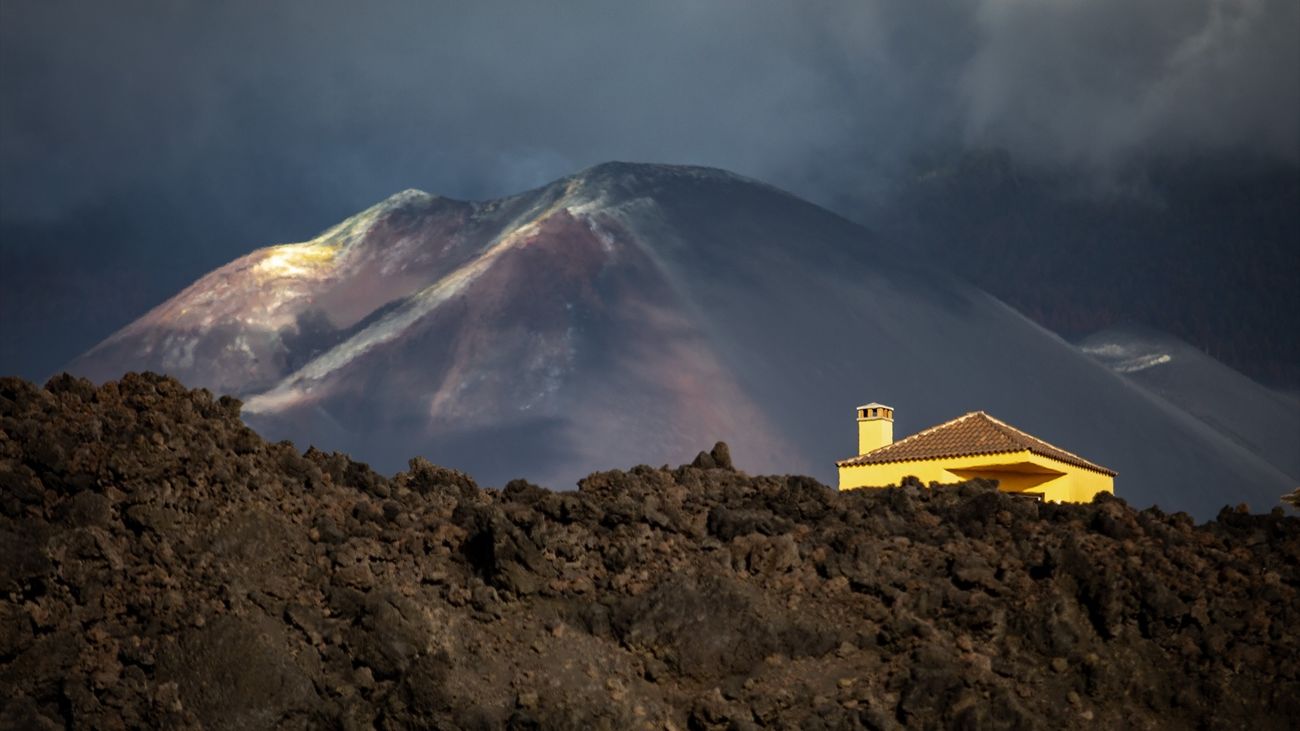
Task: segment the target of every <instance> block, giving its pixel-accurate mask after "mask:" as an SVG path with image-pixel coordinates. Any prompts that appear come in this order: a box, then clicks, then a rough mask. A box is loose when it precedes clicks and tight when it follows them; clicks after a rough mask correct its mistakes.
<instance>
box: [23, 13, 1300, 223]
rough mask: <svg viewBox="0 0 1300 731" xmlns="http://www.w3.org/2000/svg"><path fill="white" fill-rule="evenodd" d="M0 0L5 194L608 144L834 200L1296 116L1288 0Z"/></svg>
mask: <svg viewBox="0 0 1300 731" xmlns="http://www.w3.org/2000/svg"><path fill="white" fill-rule="evenodd" d="M3 8H4V10H3V13H4V23H3V30H2V31H0V33H3V38H2V40H3V43H0V48H2V49H3V50H0V53H2V54H3V66H2V70H0V74H2V75H3V95H4V96H3V100H4V105H3V109H2V110H0V125H2V127H0V130H2V131H3V134H2V135H0V164H2V170H0V175H2V176H3V177H2V178H0V180H2V182H3V193H4V201H5V202H4V211H3V214H4V215H5V216H6V217H20V216H23V215H24V214H25V213H28V212H30V213H52V212H57V211H61V210H64V209H66V208H67V207H68V206H72V205H75V204H76V203H78V202H79V201H83V200H86V199H93V198H96V197H99V196H102V195H104V194H105V193H106V192H110V191H114V190H124V189H131V188H146V189H147V188H151V187H153V186H155V185H159V184H160V181H171V180H183V181H186V182H185V183H184V185H185V186H188V187H193V188H195V189H196V190H198V191H203V192H204V193H206V194H208V195H211V196H214V197H215V198H217V199H220V200H214V201H213V203H212V205H215V206H218V207H219V206H222V205H227V204H229V205H232V206H233V208H232V209H231V210H232V212H233V211H239V210H241V209H242V208H243V207H246V206H247V205H249V203H248V199H255V198H257V197H259V196H264V195H266V194H268V192H269V191H268V187H270V189H271V190H276V189H279V188H280V187H282V186H285V185H289V186H300V187H301V188H302V189H304V190H312V191H315V195H317V196H319V197H321V198H323V199H342V200H346V201H348V202H350V203H353V204H356V205H360V204H362V203H364V202H366V201H369V200H371V199H374V198H376V197H380V196H383V195H386V194H388V193H390V192H392V191H395V190H398V189H401V188H404V187H409V186H418V187H422V188H426V189H430V190H435V191H438V192H442V193H446V194H451V195H463V196H476V195H494V194H501V193H506V192H513V191H515V190H518V189H519V188H521V187H525V186H528V185H533V184H537V183H541V182H544V181H545V180H548V179H550V178H553V177H556V176H558V175H562V174H565V173H567V172H570V171H572V170H573V169H575V168H578V167H581V166H584V165H587V164H591V163H595V162H599V161H603V160H606V159H632V160H665V161H677V162H698V163H704V164H712V165H719V166H723V167H727V168H731V169H735V170H738V171H741V172H744V173H748V174H751V175H754V176H757V177H760V178H765V179H769V180H772V181H774V182H777V183H778V184H782V185H786V186H788V187H791V188H794V189H796V190H798V191H800V192H803V193H805V194H809V195H813V196H815V197H823V198H824V197H827V196H830V195H832V194H833V193H842V192H844V191H846V190H847V191H853V190H859V189H863V187H864V186H868V185H869V184H870V183H871V182H872V180H873V178H874V176H876V175H879V174H880V173H881V172H882V171H887V170H888V169H889V168H890V166H891V165H893V164H895V163H897V162H898V161H899V160H902V159H905V158H906V157H907V155H909V154H911V153H913V152H915V151H917V150H921V149H927V148H930V147H933V146H935V145H939V144H945V145H960V144H977V145H998V146H1003V147H1006V148H1008V149H1010V150H1011V151H1012V153H1013V154H1014V155H1015V156H1017V157H1018V158H1021V159H1027V160H1030V161H1035V162H1042V163H1048V164H1052V163H1084V164H1086V165H1089V166H1108V165H1113V164H1117V163H1122V162H1123V161H1125V160H1126V159H1128V158H1130V157H1131V156H1134V155H1139V154H1151V153H1161V152H1169V151H1172V152H1179V151H1205V150H1210V151H1214V150H1223V149H1237V148H1240V149H1245V150H1249V151H1252V152H1255V153H1259V154H1262V155H1266V156H1272V157H1281V158H1285V159H1288V160H1295V159H1296V157H1297V144H1298V143H1297V137H1298V136H1300V115H1298V113H1297V107H1298V106H1300V93H1297V89H1300V51H1298V50H1297V49H1298V48H1300V41H1297V37H1298V36H1297V33H1300V4H1297V3H1295V2H1294V1H1293V0H1274V1H1258V2H1254V1H1247V0H1232V1H1229V0H1089V1H1088V2H1081V1H1078V0H1074V1H1068V2H1067V1H1061V2H1043V1H1042V0H984V1H983V2H933V1H920V2H908V3H893V2H883V1H880V2H861V1H860V2H815V1H814V2H781V3H777V2H755V1H753V0H748V1H745V2H739V1H735V2H719V1H713V2H699V1H698V0H695V1H692V2H685V1H674V0H659V1H657V2H653V3H611V2H607V1H602V2H540V3H532V2H518V3H484V2H474V3H438V2H420V3H383V2H380V3H365V4H359V3H353V2H269V3H268V2H255V3H239V2H228V3H206V2H167V3H163V2H152V3H146V2H126V3H122V2H115V3H65V2H50V1H48V0H41V1H40V2H23V1H15V0H6V2H5V4H4V6H3ZM230 200H233V201H234V202H233V203H228V201H230Z"/></svg>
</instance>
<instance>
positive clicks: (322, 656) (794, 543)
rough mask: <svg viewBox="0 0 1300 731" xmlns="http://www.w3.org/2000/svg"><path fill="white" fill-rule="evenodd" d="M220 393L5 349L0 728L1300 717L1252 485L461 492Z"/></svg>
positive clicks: (470, 487)
mask: <svg viewBox="0 0 1300 731" xmlns="http://www.w3.org/2000/svg"><path fill="white" fill-rule="evenodd" d="M239 407H240V405H239V402H237V401H235V400H233V399H229V398H221V399H215V398H213V397H212V395H211V394H209V393H208V392H206V391H203V390H194V391H191V390H187V389H186V388H185V387H184V386H182V385H181V384H180V383H178V382H176V381H174V380H171V379H167V378H163V377H160V376H155V375H151V374H145V375H136V374H131V375H128V376H126V377H124V378H123V379H122V380H121V381H119V382H110V383H108V384H106V385H104V386H102V387H98V388H96V387H95V386H94V385H92V384H91V383H89V382H88V381H84V380H78V379H73V378H70V377H59V378H56V379H54V380H52V381H51V382H50V383H49V384H48V385H47V386H46V387H45V388H44V389H40V388H37V387H36V386H33V385H32V384H29V383H27V382H25V381H22V380H18V379H3V380H0V727H3V728H22V729H42V728H59V727H76V728H96V729H114V728H134V727H142V726H143V727H152V728H209V729H257V728H272V727H275V728H340V729H367V728H372V727H373V728H381V729H387V728H412V727H437V728H502V727H506V728H582V729H588V728H678V729H683V728H692V729H753V728H767V727H776V728H805V729H817V728H825V729H832V728H834V729H839V728H873V729H893V728H900V727H908V728H969V729H981V728H1084V727H1087V728H1179V729H1183V728H1250V729H1269V728H1279V729H1281V728H1294V727H1295V723H1296V719H1300V633H1298V632H1297V627H1300V599H1298V597H1297V586H1298V585H1300V519H1297V518H1294V517H1285V516H1284V515H1283V514H1282V512H1281V509H1278V510H1276V511H1274V512H1273V513H1271V514H1268V515H1251V514H1248V513H1246V512H1244V511H1239V510H1228V509H1225V510H1224V511H1223V512H1222V513H1221V514H1220V515H1219V517H1218V518H1217V519H1216V520H1215V521H1212V522H1210V523H1207V524H1205V525H1200V526H1197V525H1194V524H1193V521H1192V520H1191V519H1190V518H1189V517H1188V516H1186V515H1185V514H1174V515H1166V514H1164V513H1161V512H1159V511H1158V510H1154V509H1151V510H1145V511H1141V512H1137V511H1134V510H1132V509H1131V508H1129V507H1128V506H1127V505H1125V503H1124V502H1123V501H1122V500H1118V499H1114V498H1109V497H1103V498H1101V499H1099V500H1098V501H1097V502H1094V503H1092V504H1090V505H1055V504H1037V503H1033V502H1028V501H1023V500H1017V499H1013V498H1011V497H1008V496H1006V495H1003V494H999V493H998V492H997V491H996V490H995V489H994V488H993V487H992V486H991V485H989V484H986V483H981V482H971V483H964V484H961V485H958V486H952V487H935V488H926V487H924V486H921V485H920V484H917V483H910V484H905V485H903V486H902V487H899V488H893V489H887V490H880V491H871V490H859V491H853V492H847V493H842V494H841V493H837V492H836V491H835V490H832V489H830V488H827V487H826V486H824V485H821V484H819V483H818V482H816V481H814V480H812V479H810V478H807V477H791V476H749V475H746V474H744V473H743V472H739V471H736V470H735V469H734V468H733V467H732V465H731V459H730V457H729V456H728V454H727V453H726V448H725V446H724V445H719V446H718V447H716V448H715V449H714V450H713V451H712V452H710V453H701V455H700V456H699V457H697V458H696V460H695V462H694V463H693V464H691V465H685V466H681V467H678V468H675V469H668V468H652V467H646V466H639V467H635V468H633V469H631V470H630V471H626V472H622V471H611V472H604V473H598V474H593V475H591V476H590V477H588V478H586V479H585V480H584V481H583V482H582V483H581V485H580V486H579V489H578V490H577V491H571V492H551V491H549V490H546V489H543V488H540V487H537V486H535V485H532V484H530V483H528V482H525V481H522V480H516V481H513V482H511V483H509V484H507V485H506V486H505V487H504V488H503V489H499V490H497V489H484V488H480V487H478V486H477V485H476V484H475V483H474V481H473V480H472V479H471V478H470V477H469V476H467V475H465V474H463V473H460V472H456V471H453V470H449V469H445V468H441V467H436V466H434V465H432V464H429V463H428V462H426V461H424V460H422V459H418V458H417V459H414V460H412V461H411V466H410V469H409V471H407V472H403V473H400V474H398V475H396V476H394V477H392V478H387V477H384V476H381V475H378V474H376V473H374V472H373V471H371V470H370V469H369V468H368V467H366V466H365V465H363V464H359V463H357V462H353V461H352V460H350V459H349V458H348V457H346V456H344V455H341V454H326V453H323V452H320V451H317V450H315V449H309V450H308V451H307V452H306V453H305V454H303V453H301V452H299V451H298V450H297V449H296V448H295V447H294V446H293V445H292V444H290V443H288V442H281V443H279V444H268V443H266V442H264V441H263V440H262V439H261V438H260V437H258V436H257V435H256V434H255V433H253V432H252V431H250V430H249V429H248V428H247V427H245V426H244V424H243V423H242V422H241V421H240V419H239ZM502 448H503V449H508V448H509V445H502ZM1122 489H1123V487H1122V483H1121V490H1122Z"/></svg>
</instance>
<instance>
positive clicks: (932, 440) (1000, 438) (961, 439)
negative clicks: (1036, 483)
mask: <svg viewBox="0 0 1300 731" xmlns="http://www.w3.org/2000/svg"><path fill="white" fill-rule="evenodd" d="M1025 450H1028V451H1030V452H1032V453H1034V454H1037V455H1039V456H1042V457H1048V458H1050V459H1055V460H1058V461H1060V462H1064V463H1066V464H1071V465H1074V466H1076V467H1082V468H1083V469H1085V470H1092V471H1093V472H1100V473H1102V474H1104V475H1111V476H1112V477H1113V476H1114V475H1115V474H1116V473H1115V471H1114V470H1109V469H1106V468H1105V467H1102V466H1101V465H1097V464H1093V463H1092V462H1089V461H1088V460H1086V459H1084V458H1083V457H1080V456H1079V455H1077V454H1074V453H1072V452H1067V451H1065V450H1064V449H1061V448H1060V447H1057V446H1054V445H1052V444H1048V443H1047V442H1045V441H1043V440H1041V439H1039V438H1038V437H1034V436H1030V435H1029V434H1026V433H1024V432H1022V431H1020V430H1019V429H1017V428H1015V427H1014V426H1011V425H1010V424H1007V423H1006V422H1003V421H999V420H997V419H994V418H993V417H992V416H989V415H988V414H986V413H984V412H983V411H972V412H970V413H969V414H966V415H964V416H959V417H957V418H956V419H953V420H952V421H948V422H944V423H942V424H940V425H938V426H932V427H930V428H929V429H926V430H924V431H919V432H917V433H915V434H913V435H912V436H910V437H907V438H906V439H900V440H898V441H897V442H894V443H893V444H887V445H885V446H883V447H881V448H880V449H876V450H873V451H871V452H867V453H866V454H862V455H859V456H857V457H851V458H849V459H845V460H840V461H839V462H836V463H835V464H837V465H839V466H840V467H855V466H858V465H868V464H885V463H887V462H910V461H914V460H922V459H938V458H942V457H973V456H976V455H981V454H1003V453H1007V452H1023V451H1025Z"/></svg>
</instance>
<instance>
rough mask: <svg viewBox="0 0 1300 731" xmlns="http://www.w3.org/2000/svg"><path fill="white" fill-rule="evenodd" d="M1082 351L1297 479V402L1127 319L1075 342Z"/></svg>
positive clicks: (1299, 470)
mask: <svg viewBox="0 0 1300 731" xmlns="http://www.w3.org/2000/svg"><path fill="white" fill-rule="evenodd" d="M1079 347H1080V348H1081V349H1082V350H1083V352H1085V353H1087V354H1088V355H1089V356H1091V357H1093V358H1095V359H1096V360H1097V361H1098V362H1100V363H1102V364H1104V365H1106V366H1107V367H1108V368H1110V369H1111V370H1113V371H1115V372H1116V373H1120V374H1122V375H1123V376H1124V377H1125V378H1128V379H1130V380H1132V381H1133V382H1134V383H1137V384H1139V385H1141V386H1142V387H1143V388H1144V389H1146V390H1148V391H1150V392H1152V393H1154V394H1157V395H1159V396H1160V397H1161V398H1163V399H1165V400H1166V401H1168V402H1169V403H1171V404H1173V405H1175V406H1177V407H1178V408H1180V409H1182V410H1184V411H1186V412H1187V413H1189V414H1191V415H1192V416H1195V417H1196V418H1197V419H1200V420H1201V421H1203V422H1205V423H1206V424H1208V425H1209V426H1210V427H1212V428H1214V429H1215V430H1216V431H1218V432H1220V433H1222V434H1223V435H1224V436H1225V437H1227V438H1228V439H1231V440H1232V441H1235V442H1237V443H1238V444H1240V445H1242V446H1243V447H1245V448H1246V449H1249V450H1250V451H1251V452H1254V453H1255V454H1257V455H1259V456H1260V458H1262V459H1264V460H1265V461H1267V462H1269V463H1270V464H1272V465H1274V466H1275V467H1277V469H1278V470H1279V471H1281V472H1283V473H1285V474H1286V475H1287V476H1288V477H1290V478H1291V479H1292V481H1294V482H1296V483H1300V400H1297V399H1296V398H1295V397H1294V396H1292V395H1289V394H1286V393H1282V392H1280V391H1276V390H1274V389H1271V388H1267V387H1265V386H1262V385H1260V384H1258V383H1256V382H1255V381H1253V380H1251V379H1250V378H1247V377H1246V376H1245V375H1243V374H1241V373H1238V372H1237V371H1234V370H1233V369H1231V368H1229V367H1228V366H1226V365H1224V364H1223V363H1220V362H1219V361H1217V360H1215V359H1214V358H1211V357H1210V356H1208V355H1206V354H1205V353H1203V352H1201V351H1200V350H1199V349H1197V348H1195V347H1193V346H1192V345H1191V344H1189V343H1187V342H1185V341H1183V340H1181V339H1179V338H1176V337H1174V336H1173V335H1170V334H1168V333H1164V332H1160V331H1159V330H1155V329H1153V328H1149V327H1143V326H1140V325H1136V324H1133V323H1128V324H1125V325H1117V326H1115V327H1111V328H1107V329H1105V330H1103V331H1101V332H1096V333H1093V334H1092V335H1089V336H1088V337H1086V338H1084V339H1082V340H1081V341H1079Z"/></svg>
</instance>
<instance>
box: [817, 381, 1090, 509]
mask: <svg viewBox="0 0 1300 731" xmlns="http://www.w3.org/2000/svg"><path fill="white" fill-rule="evenodd" d="M835 464H836V466H838V467H839V472H840V489H841V490H850V489H853V488H858V487H884V486H886V485H897V484H899V483H900V482H901V481H902V479H903V478H904V477H907V476H909V475H912V476H915V477H917V478H918V479H920V480H921V481H922V482H925V483H930V482H940V483H950V482H959V481H961V480H970V479H974V478H976V477H983V478H985V479H990V480H997V481H998V488H999V489H1000V490H1002V491H1003V492H1012V493H1019V494H1023V495H1032V496H1034V497H1036V498H1038V499H1041V500H1052V501H1056V502H1074V503H1084V502H1089V501H1091V500H1092V498H1093V496H1094V495H1096V494H1097V493H1099V492H1109V493H1112V494H1113V493H1114V492H1115V471H1114V470H1109V469H1106V468H1105V467H1102V466H1100V465H1096V464H1093V463H1092V462H1089V461H1088V460H1086V459H1084V458H1083V457H1080V456H1079V455H1077V454H1073V453H1071V452H1067V451H1065V450H1064V449H1061V448H1060V447H1057V446H1053V445H1051V444H1048V443H1047V442H1045V441H1043V440H1042V439H1039V438H1037V437H1034V436H1030V435H1029V434H1026V433H1024V432H1022V431H1020V430H1019V429H1017V428H1015V427H1014V426H1011V425H1010V424H1007V423H1006V422H1002V421H999V420H997V419H994V418H993V417H992V416H989V415H988V414H986V413H984V412H983V411H972V412H970V413H969V414H966V415H964V416H959V417H957V418H956V419H953V420H952V421H948V422H944V423H942V424H939V425H938V426H932V427H930V428H929V429H926V430H924V431H919V432H917V433H915V434H913V435H912V436H910V437H907V438H906V439H900V440H899V441H897V442H895V441H894V410H893V409H892V408H890V407H888V406H885V405H884V404H877V403H870V404H864V405H862V406H859V407H858V456H856V457H851V458H849V459H845V460H840V461H839V462H836V463H835Z"/></svg>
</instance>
